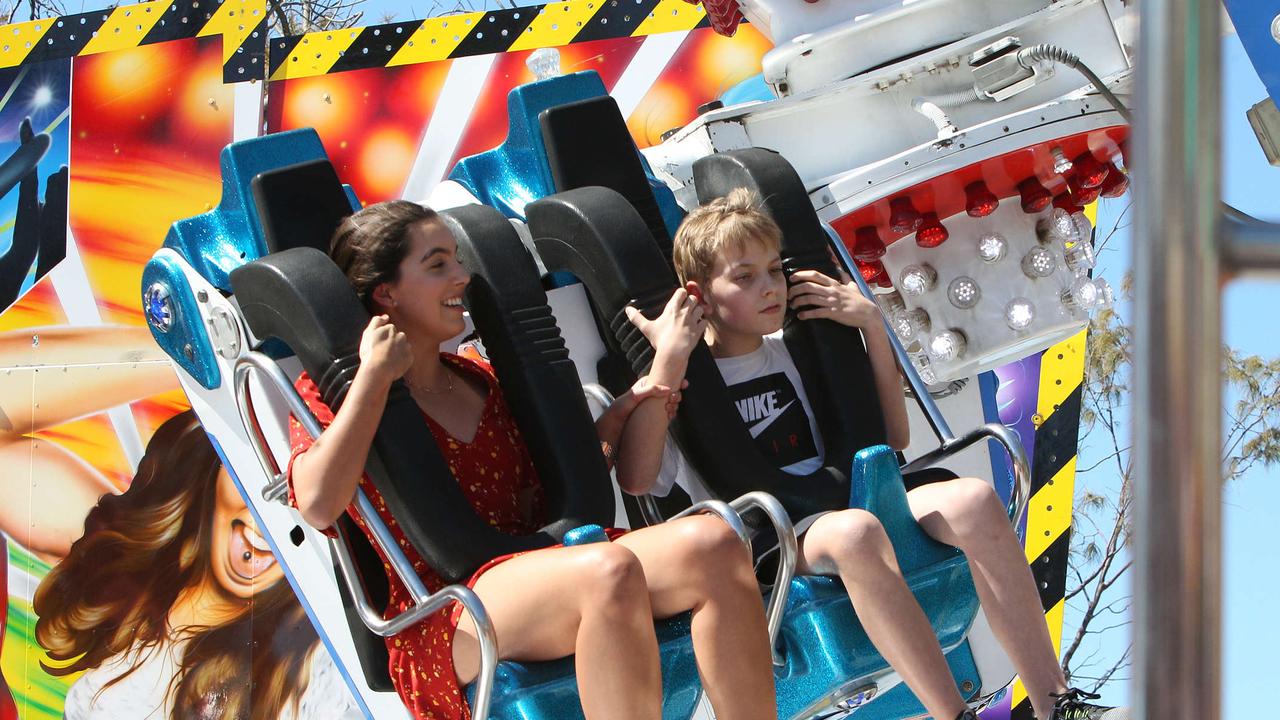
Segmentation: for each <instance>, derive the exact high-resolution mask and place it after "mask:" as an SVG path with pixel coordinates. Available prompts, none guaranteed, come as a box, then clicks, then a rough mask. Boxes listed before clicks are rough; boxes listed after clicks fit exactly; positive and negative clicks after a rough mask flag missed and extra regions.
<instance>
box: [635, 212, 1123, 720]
mask: <svg viewBox="0 0 1280 720" xmlns="http://www.w3.org/2000/svg"><path fill="white" fill-rule="evenodd" d="M781 238H782V233H781V230H780V229H779V228H778V226H777V225H776V224H775V223H774V222H773V220H772V219H770V218H769V217H768V216H767V215H765V214H764V213H763V212H762V211H761V210H759V209H758V207H757V203H756V201H755V199H754V198H753V197H752V195H751V193H750V192H749V191H747V190H745V189H741V188H740V189H738V190H734V191H733V192H731V193H729V195H728V196H727V197H724V198H721V199H718V200H715V201H713V202H711V203H708V204H707V205H704V206H702V207H700V208H697V209H696V210H694V211H693V212H691V213H690V214H689V215H688V217H686V218H685V220H684V223H683V224H681V226H680V229H679V231H678V232H677V233H676V237H675V245H674V252H673V257H674V261H675V265H676V274H677V275H678V276H679V279H680V282H681V284H682V285H683V286H684V287H683V288H682V289H683V290H684V291H685V292H687V293H688V295H691V296H693V297H695V298H698V299H699V300H698V301H699V303H700V304H701V306H702V310H703V317H704V318H705V319H706V321H707V327H706V332H705V335H704V339H705V340H706V342H707V345H708V347H709V348H710V350H711V354H712V355H713V356H714V357H715V358H716V364H717V366H718V367H719V369H720V372H721V374H722V375H723V376H724V380H725V384H726V385H727V386H728V388H729V393H730V396H731V397H733V398H734V399H735V404H736V405H737V406H738V409H739V412H740V413H741V415H742V419H743V422H745V423H748V425H749V426H750V428H751V434H752V437H753V438H755V440H756V443H757V445H758V446H759V447H760V449H761V451H762V452H764V453H765V454H766V455H768V456H770V457H772V458H773V459H774V461H775V463H776V464H777V465H778V467H780V468H781V469H783V470H785V471H787V472H790V473H793V474H804V473H809V472H812V471H813V470H815V469H817V468H818V467H820V466H821V464H822V456H823V443H822V438H821V436H820V435H819V434H818V432H817V427H816V424H815V422H814V416H813V411H812V408H811V407H810V405H809V401H808V398H807V397H806V395H805V390H804V385H803V384H802V383H801V382H800V377H799V374H798V372H797V371H796V366H795V363H794V362H793V361H792V359H791V356H790V354H789V353H788V351H787V348H786V345H785V343H784V342H783V341H782V338H781V337H779V336H778V335H776V333H777V332H778V331H779V330H780V329H781V328H782V321H783V317H784V315H785V311H786V308H787V306H790V307H792V308H794V309H797V310H798V312H797V317H798V318H799V319H801V320H809V319H813V318H825V319H828V320H833V321H835V322H838V323H841V324H843V325H847V326H849V327H854V328H857V329H859V330H860V331H861V332H862V336H863V338H864V341H865V343H866V348H867V353H868V355H869V356H870V358H871V364H872V369H873V373H874V376H875V383H876V389H877V391H878V394H879V396H880V398H881V405H882V407H881V411H882V412H883V415H884V423H885V427H886V429H887V431H888V439H889V444H890V445H892V446H893V447H894V448H895V449H899V450H900V449H902V448H905V447H906V445H907V442H908V432H909V430H908V424H907V412H906V405H905V400H904V396H903V392H902V384H901V379H900V377H899V374H898V367H897V364H896V361H895V359H894V356H893V352H892V349H891V346H890V344H889V339H888V337H887V335H886V331H885V328H884V325H883V322H882V319H881V315H880V311H879V309H878V308H877V307H876V305H875V304H874V303H873V302H871V301H870V300H868V299H867V298H865V297H863V295H862V294H861V292H860V291H859V290H858V288H857V286H856V285H855V284H854V283H853V282H851V281H849V279H848V278H847V277H842V278H841V279H840V280H836V279H833V278H830V277H828V276H826V275H824V274H822V273H820V272H816V271H812V270H802V271H798V272H796V273H794V274H793V275H792V276H791V278H790V282H791V286H790V288H788V286H787V278H786V277H784V275H783V272H782V260H781V258H780V257H779V246H780V242H781ZM628 316H629V317H631V319H632V322H634V323H635V324H636V325H637V326H638V327H640V329H641V330H642V331H644V332H645V333H646V335H648V334H649V333H650V331H652V330H656V328H653V327H652V325H653V323H654V322H656V321H648V320H646V319H645V318H644V317H643V316H641V315H640V314H639V313H638V312H634V311H631V310H630V309H629V311H628ZM682 465H683V460H682V459H681V458H679V457H678V456H677V455H676V454H675V453H671V452H668V453H667V456H666V457H664V458H663V462H662V469H661V472H660V474H659V477H658V478H657V482H656V483H654V486H653V489H652V490H653V491H654V492H656V493H658V494H665V492H666V491H667V490H669V489H670V487H671V486H672V484H673V483H675V482H680V484H681V485H683V486H685V487H686V489H689V490H690V491H691V492H690V494H691V495H695V499H698V498H697V495H698V493H697V490H696V488H695V487H693V484H692V483H689V482H687V474H686V473H687V469H686V468H684V467H682ZM939 476H940V474H939V473H938V472H937V471H935V472H932V473H928V474H927V475H925V474H917V473H912V474H910V475H908V476H906V477H905V478H904V482H905V483H906V484H907V489H908V493H907V499H908V501H909V504H910V506H911V511H912V514H913V515H914V516H915V517H916V520H917V521H918V522H919V523H920V526H921V528H922V529H923V530H924V531H925V532H926V533H928V534H929V536H931V537H933V538H934V539H936V540H938V541H940V542H943V543H946V544H948V545H953V546H955V547H958V548H960V549H961V550H963V551H964V553H965V555H966V556H967V557H968V558H969V562H970V566H971V568H972V571H973V579H974V583H975V585H976V586H977V590H978V595H979V598H980V599H981V601H982V604H983V607H984V608H985V609H986V614H987V618H988V620H989V621H990V622H991V626H992V629H993V630H994V632H995V635H996V637H997V639H998V640H999V641H1000V643H1001V645H1002V646H1003V647H1004V648H1005V650H1006V651H1007V652H1008V653H1009V655H1010V658H1011V659H1012V661H1013V663H1014V666H1015V667H1016V668H1017V670H1018V673H1019V675H1020V676H1021V677H1022V680H1023V683H1024V684H1025V685H1026V687H1027V691H1028V694H1029V697H1030V699H1031V702H1032V706H1033V707H1034V709H1035V711H1036V716H1037V717H1039V718H1045V719H1046V720H1118V718H1121V717H1123V716H1124V713H1123V711H1117V710H1114V709H1112V708H1106V707H1101V706H1098V705H1093V704H1090V703H1088V702H1087V700H1091V699H1094V698H1096V697H1097V696H1096V695H1091V694H1088V693H1085V692H1083V691H1080V690H1077V689H1069V688H1068V687H1067V684H1066V679H1065V678H1064V676H1063V674H1062V669H1061V667H1060V666H1059V665H1058V661H1057V656H1056V655H1055V653H1054V650H1053V645H1052V642H1051V641H1050V639H1049V633H1048V629H1047V627H1046V626H1045V622H1044V617H1043V615H1042V614H1041V606H1040V597H1039V594H1038V593H1037V592H1036V588H1035V581H1034V580H1033V578H1032V576H1031V571H1030V569H1029V568H1028V567H1027V563H1026V560H1025V558H1024V557H1023V551H1022V547H1021V546H1020V545H1019V543H1018V539H1017V536H1016V535H1015V534H1014V532H1013V529H1012V528H1011V527H1010V525H1009V522H1008V516H1007V515H1006V514H1005V508H1004V506H1003V505H1002V504H1001V502H1000V500H999V498H998V497H997V495H996V494H995V491H994V490H993V489H992V487H991V486H990V485H989V484H988V483H986V482H984V481H982V480H978V479H975V478H954V475H951V474H949V473H944V474H943V477H944V478H951V479H939ZM650 477H652V475H651V476H650ZM796 531H797V533H799V534H800V556H799V564H798V568H797V572H798V573H800V574H811V575H831V576H837V577H839V578H840V579H841V580H842V581H843V582H844V585H845V587H846V588H847V589H848V592H849V596H850V599H851V600H852V601H853V606H854V608H855V610H856V612H857V614H858V617H859V619H860V620H861V621H862V624H863V627H864V628H866V630H867V633H868V635H869V636H870V637H871V640H872V642H874V643H875V645H876V647H877V648H879V650H880V651H881V652H882V653H883V655H884V657H885V659H886V660H887V661H888V662H889V663H890V664H891V665H892V666H893V667H894V669H895V670H897V671H898V672H899V674H901V675H902V677H903V680H904V681H905V682H906V683H907V685H908V686H909V687H910V688H911V689H912V691H913V692H915V693H916V696H917V697H918V698H920V701H921V703H922V704H923V705H924V706H925V708H926V709H927V710H928V711H929V713H930V715H932V716H933V717H935V718H956V719H957V720H965V719H967V718H975V717H976V716H975V715H974V714H973V713H972V711H971V710H969V708H968V707H967V706H966V704H965V702H964V700H963V699H962V698H961V696H960V694H959V692H957V690H956V687H955V683H954V681H953V680H952V677H951V673H950V671H949V670H948V668H947V664H946V660H945V659H944V658H943V655H942V650H941V648H940V647H939V646H938V642H937V638H936V637H935V636H934V634H933V631H932V629H931V628H930V626H929V622H928V619H927V618H926V617H925V614H924V612H923V611H922V610H921V609H920V606H919V605H918V604H917V603H916V602H915V598H914V596H912V594H911V591H910V590H909V589H908V588H907V585H906V582H905V581H904V580H903V577H902V573H901V571H900V570H899V569H898V565H897V561H896V559H895V557H894V553H893V547H892V545H891V544H890V541H889V538H888V536H887V535H886V534H885V532H884V529H883V527H882V526H881V525H880V523H879V521H878V520H877V519H876V518H875V516H874V515H871V514H870V513H868V512H866V511H863V510H858V509H844V510H838V511H832V512H827V513H822V514H819V515H815V516H811V517H808V518H804V519H803V520H801V521H800V522H799V523H797V524H796Z"/></svg>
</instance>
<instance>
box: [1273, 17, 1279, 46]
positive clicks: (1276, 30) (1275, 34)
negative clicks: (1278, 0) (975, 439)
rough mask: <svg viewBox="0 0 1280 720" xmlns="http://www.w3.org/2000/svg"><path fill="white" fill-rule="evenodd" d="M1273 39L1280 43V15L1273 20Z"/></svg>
mask: <svg viewBox="0 0 1280 720" xmlns="http://www.w3.org/2000/svg"><path fill="white" fill-rule="evenodd" d="M1271 39H1272V40H1275V41H1276V42H1278V43H1280V15H1276V16H1275V18H1273V19H1272V20H1271Z"/></svg>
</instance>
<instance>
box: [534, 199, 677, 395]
mask: <svg viewBox="0 0 1280 720" xmlns="http://www.w3.org/2000/svg"><path fill="white" fill-rule="evenodd" d="M525 210H526V212H527V214H528V218H529V232H530V233H531V234H532V235H533V243H534V247H535V248H536V249H537V251H538V256H539V257H540V258H542V263H543V265H545V266H546V267H547V269H548V270H553V271H568V272H571V273H573V274H574V275H576V276H577V277H578V279H579V280H581V281H582V284H583V285H584V286H585V287H586V289H587V295H588V296H589V297H590V298H591V301H592V302H591V304H592V310H593V312H595V313H596V316H597V319H598V320H599V322H600V330H601V333H600V334H601V337H602V338H603V339H604V342H605V346H606V347H607V348H608V350H609V353H608V355H607V356H606V359H605V360H604V361H602V362H601V365H600V367H598V368H597V370H598V373H597V374H598V375H599V378H600V382H601V384H603V385H604V386H605V387H607V388H609V390H610V392H612V393H614V394H615V395H617V394H620V393H622V392H624V391H626V389H627V388H628V387H629V386H630V385H631V383H632V381H634V379H635V376H634V372H633V371H632V369H631V368H632V367H633V366H634V367H639V368H643V367H648V365H649V363H650V362H651V361H652V359H653V357H652V356H653V350H652V348H650V347H649V343H648V341H647V340H645V339H644V335H642V334H641V333H640V331H639V330H637V329H636V328H635V326H634V325H632V324H631V322H630V321H629V320H627V316H626V314H625V313H624V311H623V309H622V308H623V307H624V306H626V305H627V304H628V303H635V304H636V306H637V307H647V306H649V305H651V304H653V303H655V302H657V303H665V302H666V300H667V298H668V297H670V295H671V289H670V288H671V287H672V285H673V284H674V283H675V276H674V275H673V274H672V271H671V267H670V266H669V265H667V262H666V260H665V259H664V258H663V257H662V254H661V253H659V252H657V249H658V248H657V245H656V244H655V243H654V242H653V236H652V235H651V234H650V232H649V229H648V227H647V226H646V225H645V222H644V220H643V219H642V218H641V217H640V215H639V214H637V213H636V210H635V208H633V207H632V206H631V204H630V203H629V202H627V200H626V198H624V197H623V196H621V195H619V194H618V193H617V192H614V191H613V190H609V189H606V188H602V187H584V188H579V189H576V190H569V191H566V192H562V193H556V194H555V195H551V196H549V197H545V198H543V199H541V200H537V201H535V202H532V203H530V204H529V205H528V206H527V207H526V208H525ZM605 238H616V240H617V241H616V242H608V241H606V240H605ZM659 307H661V305H659Z"/></svg>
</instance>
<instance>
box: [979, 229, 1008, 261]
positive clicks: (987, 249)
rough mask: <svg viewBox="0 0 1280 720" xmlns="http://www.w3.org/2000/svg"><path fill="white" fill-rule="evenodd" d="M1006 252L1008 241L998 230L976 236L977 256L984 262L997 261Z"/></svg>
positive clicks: (1002, 257)
mask: <svg viewBox="0 0 1280 720" xmlns="http://www.w3.org/2000/svg"><path fill="white" fill-rule="evenodd" d="M1008 252H1009V241H1008V240H1005V239H1004V236H1003V235H1001V234H1000V233H998V232H989V233H987V234H986V235H983V236H982V237H980V238H978V257H980V258H982V262H984V263H987V264H991V263H998V262H1000V261H1001V260H1003V259H1004V256H1005V254H1007V253H1008Z"/></svg>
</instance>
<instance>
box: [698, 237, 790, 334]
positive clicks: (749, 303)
mask: <svg viewBox="0 0 1280 720" xmlns="http://www.w3.org/2000/svg"><path fill="white" fill-rule="evenodd" d="M698 290H699V291H701V293H702V299H703V301H704V302H705V303H706V310H705V312H706V313H707V318H708V322H709V325H710V328H709V330H710V332H711V333H712V334H713V335H714V336H715V338H716V339H717V340H719V341H723V340H733V339H751V338H754V339H755V340H759V338H761V337H763V336H765V335H769V334H770V333H775V332H777V331H778V330H779V329H781V328H782V319H783V317H784V315H785V313H786V307H787V281H786V278H785V277H784V276H783V274H782V259H781V258H780V257H778V253H777V251H774V250H770V249H768V247H766V245H765V244H764V243H763V242H760V241H747V242H745V243H743V245H742V246H741V247H737V248H735V247H727V248H725V252H724V253H723V254H722V255H721V256H720V258H719V259H717V260H716V264H715V266H714V267H713V268H712V269H711V275H710V277H708V278H707V279H706V280H705V281H704V282H702V283H699V284H698Z"/></svg>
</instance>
